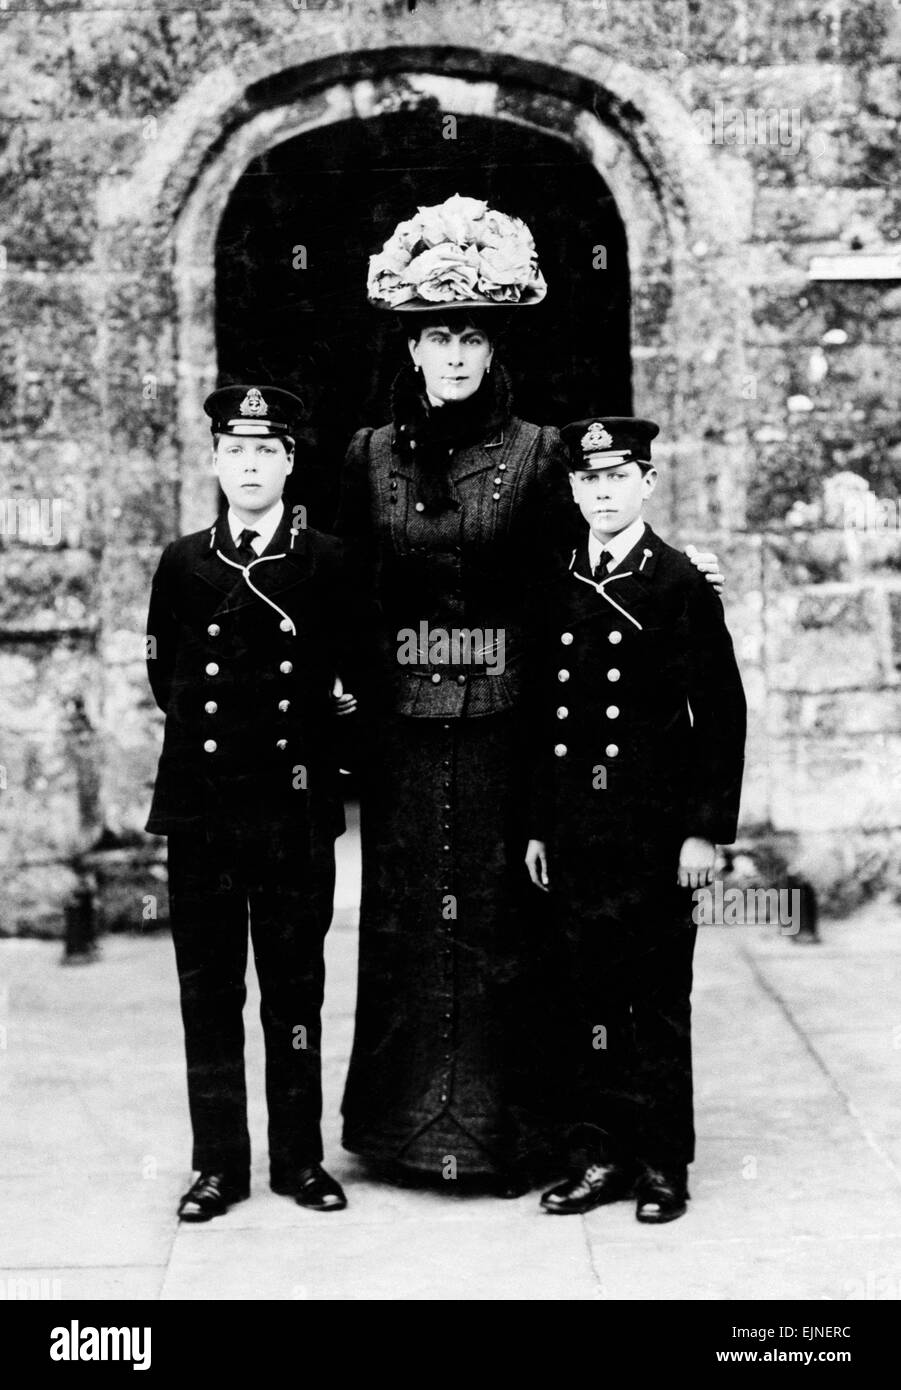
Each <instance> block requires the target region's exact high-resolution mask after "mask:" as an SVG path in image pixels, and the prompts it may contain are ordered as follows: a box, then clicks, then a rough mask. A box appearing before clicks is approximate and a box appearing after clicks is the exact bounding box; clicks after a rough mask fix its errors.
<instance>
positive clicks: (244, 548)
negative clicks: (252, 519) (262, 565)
mask: <svg viewBox="0 0 901 1390" xmlns="http://www.w3.org/2000/svg"><path fill="white" fill-rule="evenodd" d="M259 534H260V533H259V531H249V530H248V529H247V527H245V528H244V530H243V531H242V532H241V534H240V536H239V537H238V559H239V560H240V561H241V564H242V565H249V564H250V562H251V560H257V559H259V556H258V555H257V553H256V551H255V550H254V548H253V546H252V545H251V544H250V542H251V541H255V540H256V539H257V537H258V536H259Z"/></svg>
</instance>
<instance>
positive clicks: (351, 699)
mask: <svg viewBox="0 0 901 1390" xmlns="http://www.w3.org/2000/svg"><path fill="white" fill-rule="evenodd" d="M332 704H333V706H334V709H335V714H336V715H337V716H338V718H339V719H340V717H341V715H342V714H353V712H354V710H355V709H356V707H357V697H356V695H345V693H344V685H343V683H342V681H341V677H340V676H336V677H335V684H334V685H333V686H332Z"/></svg>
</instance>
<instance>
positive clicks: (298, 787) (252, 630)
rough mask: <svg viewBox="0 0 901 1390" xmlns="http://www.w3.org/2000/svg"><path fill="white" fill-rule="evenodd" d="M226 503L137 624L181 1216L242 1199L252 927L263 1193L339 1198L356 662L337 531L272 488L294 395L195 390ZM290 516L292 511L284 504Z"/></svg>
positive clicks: (175, 554) (169, 563)
mask: <svg viewBox="0 0 901 1390" xmlns="http://www.w3.org/2000/svg"><path fill="white" fill-rule="evenodd" d="M204 410H205V411H206V413H207V415H209V417H210V419H211V427H212V433H213V441H214V442H213V471H214V472H215V474H216V476H217V478H218V479H219V483H220V486H221V488H222V491H223V492H224V494H225V496H226V498H227V500H228V504H229V505H228V510H227V511H226V512H223V513H222V515H220V517H219V519H218V521H217V522H216V523H215V524H214V525H212V526H210V527H208V528H207V529H205V530H203V531H197V532H195V533H194V534H193V535H189V536H183V537H182V538H181V539H180V540H176V541H174V542H173V543H172V544H171V545H169V546H167V547H166V549H165V551H164V552H163V555H162V558H161V560H160V563H159V567H158V569H157V571H156V575H155V577H154V580H153V587H152V591H151V597H150V611H149V616H148V622H147V638H148V642H147V645H148V662H147V669H148V674H149V678H150V684H151V687H152V689H153V694H154V697H155V699H156V702H157V704H158V705H159V706H160V708H161V709H162V710H163V711H164V712H165V715H166V724H165V734H164V742H163V749H162V754H161V757H160V761H159V770H158V774H157V779H156V785H155V789H154V795H153V805H152V809H151V812H150V818H149V820H148V823H147V829H148V830H149V831H152V832H153V833H155V834H157V835H166V836H168V865H169V897H170V911H171V921H172V937H173V942H174V947H175V957H176V964H177V967H178V977H179V985H180V992H181V1010H182V1018H183V1022H184V1033H185V1050H186V1055H187V1072H188V1099H189V1108H190V1115H191V1125H192V1130H193V1138H194V1150H193V1167H194V1168H195V1170H196V1171H197V1174H198V1176H197V1179H196V1181H195V1182H194V1183H193V1184H192V1185H191V1187H190V1189H189V1190H188V1191H187V1192H186V1193H185V1195H184V1196H183V1198H182V1199H181V1203H180V1205H179V1212H178V1214H179V1216H180V1218H181V1220H182V1221H208V1220H209V1219H210V1218H211V1217H214V1216H219V1215H221V1214H222V1213H223V1212H225V1211H226V1210H227V1209H228V1207H229V1206H230V1205H231V1204H232V1203H233V1202H238V1201H241V1200H242V1199H244V1198H246V1197H247V1196H249V1191H250V1140H249V1136H248V1130H247V1099H246V1090H245V1079H244V1027H243V1016H242V1011H243V1005H244V1000H245V984H244V980H245V973H246V967H247V938H248V926H249V931H250V937H251V941H252V943H253V954H254V961H255V964H256V970H257V976H258V979H259V984H260V993H261V1000H262V1002H261V1011H260V1012H261V1021H262V1026H263V1036H264V1040H265V1050H266V1099H267V1103H268V1114H269V1172H270V1185H271V1187H272V1188H273V1190H274V1191H276V1192H279V1193H283V1194H285V1195H291V1196H293V1197H294V1198H295V1199H296V1201H297V1202H298V1203H300V1204H301V1205H303V1206H306V1207H311V1208H313V1209H315V1210H317V1211H334V1210H338V1209H340V1208H342V1207H344V1206H346V1201H345V1197H344V1193H343V1192H342V1190H341V1187H340V1186H339V1184H338V1183H337V1182H336V1181H335V1180H334V1179H333V1178H331V1177H330V1176H329V1175H328V1174H327V1173H326V1172H325V1170H324V1169H323V1168H322V1166H321V1159H322V1140H321V1137H320V1130H319V1121H320V1113H321V1107H322V1093H321V1085H320V1036H321V1034H320V1007H321V1003H322V992H323V983H324V969H323V958H322V951H323V939H324V937H325V933H326V931H327V930H328V926H329V923H330V921H331V915H332V903H333V890H334V880H335V857H334V842H335V837H336V836H337V835H339V834H340V833H341V832H342V831H343V829H344V812H343V804H342V799H341V794H340V789H339V761H340V759H339V754H338V746H337V741H336V716H337V715H338V714H339V713H343V712H350V711H351V709H352V705H353V697H349V696H348V697H343V696H342V697H341V698H340V700H338V701H337V707H336V698H335V697H333V689H334V690H336V691H340V685H336V678H337V677H338V673H339V672H340V673H341V675H342V676H344V677H345V678H346V677H347V675H348V674H349V672H350V671H351V670H352V661H353V653H354V649H355V642H354V628H355V621H356V620H355V619H354V617H353V616H352V613H353V605H352V600H351V597H350V593H349V589H348V585H347V582H346V579H345V570H344V561H343V557H342V547H341V543H340V542H339V541H338V540H336V539H335V538H334V537H332V536H327V535H324V534H322V533H321V532H318V531H315V530H312V529H302V528H301V526H300V525H299V524H298V523H297V521H296V520H295V519H294V517H292V515H289V513H288V511H287V509H286V507H285V505H284V502H283V500H282V491H283V488H284V486H285V481H286V479H287V477H288V475H289V473H290V472H291V470H292V467H293V457H294V433H293V432H294V428H295V423H296V421H298V420H299V418H300V417H301V414H302V405H301V402H300V401H299V400H298V399H297V397H296V396H292V395H291V394H290V393H289V392H287V391H280V390H277V389H275V388H270V387H266V386H264V387H257V386H228V387H224V388H223V389H221V390H218V391H214V392H213V394H212V395H211V396H209V397H208V399H207V400H206V401H205V403H204ZM295 510H297V509H295Z"/></svg>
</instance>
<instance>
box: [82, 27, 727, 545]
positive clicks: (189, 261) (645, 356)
mask: <svg viewBox="0 0 901 1390" xmlns="http://www.w3.org/2000/svg"><path fill="white" fill-rule="evenodd" d="M284 61H285V60H284V56H283V55H282V54H281V53H279V54H276V53H272V54H270V55H260V64H259V65H260V67H261V68H262V70H263V73H264V75H263V76H262V77H261V78H260V79H259V80H257V81H255V82H252V83H248V84H247V85H240V84H238V83H237V82H236V79H235V77H234V75H233V74H231V73H230V74H229V75H228V81H226V82H224V83H223V84H222V85H221V91H220V94H219V102H218V110H213V109H211V105H210V104H208V103H207V102H205V101H202V100H201V96H200V93H195V94H191V95H189V96H188V97H186V98H184V99H183V102H182V103H180V107H181V109H180V110H177V112H176V113H173V115H172V117H170V123H171V131H170V133H171V135H172V137H173V138H172V139H169V140H167V141H166V142H165V153H164V151H163V149H162V142H158V145H159V146H160V147H159V148H153V149H151V150H150V151H149V152H148V155H147V158H146V159H145V161H143V164H142V166H140V167H139V168H138V169H136V171H135V173H134V175H133V176H132V178H131V179H130V180H129V181H128V183H127V184H126V185H122V186H120V187H118V188H116V189H110V190H109V191H108V194H107V197H106V199H105V200H104V206H103V208H102V213H103V222H104V241H105V245H104V248H103V254H104V257H105V259H106V260H107V263H114V264H118V263H120V262H122V261H123V259H124V261H125V262H126V263H127V264H128V265H129V266H130V267H135V268H137V267H138V266H139V265H140V263H141V260H142V258H143V260H144V268H145V273H146V275H147V276H148V278H149V280H150V281H151V282H152V283H154V284H155V285H156V287H157V293H158V295H159V299H160V301H161V302H165V303H166V304H167V305H168V306H170V307H171V319H170V322H169V323H168V325H167V328H166V330H165V333H164V338H165V346H164V347H163V353H164V355H165V356H167V358H168V362H169V364H171V365H169V367H168V370H167V374H165V373H164V377H163V378H161V382H160V393H159V396H160V400H161V402H162V407H161V408H162V409H168V412H169V418H168V424H166V423H164V422H161V423H160V427H159V437H160V442H159V448H160V451H161V452H160V457H161V458H165V459H166V460H168V461H169V462H168V465H167V466H168V467H169V468H170V469H171V479H172V483H173V495H174V497H175V503H176V509H177V518H173V521H174V523H175V526H177V527H178V529H181V530H184V529H190V528H192V527H195V526H199V525H201V524H203V522H204V521H205V520H206V518H207V516H208V514H209V509H210V502H211V488H210V483H209V480H208V478H207V477H206V476H205V474H204V473H203V472H202V471H201V470H200V469H198V468H197V467H196V466H191V464H190V463H189V462H188V461H194V460H197V459H198V458H202V457H204V456H205V453H206V449H207V435H206V431H205V429H204V426H203V423H202V421H201V419H200V418H199V416H200V413H199V411H198V409H197V400H198V397H199V396H200V395H201V394H202V393H203V392H204V391H205V390H207V389H211V387H212V385H213V384H214V382H215V378H216V349H215V336H214V313H213V308H214V306H213V296H214V249H215V238H216V233H217V229H218V227H219V223H220V219H221V217H222V213H223V210H224V208H225V205H226V202H227V200H228V198H229V196H230V194H231V192H232V190H233V188H234V187H235V184H236V183H237V181H238V179H239V178H240V177H241V175H242V173H243V171H244V170H245V169H246V168H247V166H248V165H249V164H250V163H251V161H252V160H254V159H255V158H257V157H258V156H259V155H261V154H262V153H263V152H264V151H265V150H267V149H269V148H271V147H272V146H273V145H275V144H279V143H281V142H283V141H286V140H290V139H292V138H294V137H296V136H298V135H302V134H304V133H305V132H308V131H312V130H315V129H318V128H320V127H322V126H326V125H328V124H331V123H335V122H338V121H347V120H354V119H356V120H366V119H368V118H370V117H372V116H378V115H382V114H385V113H388V112H391V111H397V110H423V111H433V112H434V113H435V114H436V115H442V114H451V115H469V114H472V115H480V116H487V117H490V118H492V119H494V120H498V121H508V122H512V123H515V124H519V125H520V126H522V127H525V128H532V129H534V130H537V131H541V132H543V133H549V134H551V135H554V136H556V137H557V138H559V139H563V140H568V141H571V142H573V143H574V144H576V145H578V146H579V147H580V148H581V149H583V150H584V151H586V152H587V153H588V155H589V157H590V159H591V160H592V162H593V163H594V165H595V167H596V168H597V169H598V170H599V172H600V173H601V175H602V177H603V179H604V181H605V182H606V184H607V186H608V187H609V188H610V190H611V192H612V194H613V197H614V199H615V201H616V204H617V207H618V209H619V211H620V215H621V217H622V219H623V222H624V223H625V226H626V230H627V235H628V244H629V262H630V270H631V274H632V280H633V286H634V297H633V309H632V355H633V375H634V393H635V408H636V409H637V410H639V411H641V412H643V413H646V414H650V415H653V416H655V417H656V418H658V419H660V420H661V421H664V422H665V423H666V436H667V438H668V440H669V441H670V442H669V443H668V444H667V445H665V446H664V447H663V449H662V450H661V455H662V457H664V458H665V457H666V456H667V455H669V457H671V458H672V459H673V462H674V464H676V466H675V467H673V468H672V469H670V470H668V471H667V479H668V481H667V485H666V486H665V488H664V489H663V501H662V506H663V509H664V510H665V512H666V514H667V517H668V520H669V522H670V524H671V525H677V526H695V527H698V526H704V525H707V526H710V525H711V524H716V523H718V522H722V521H723V520H724V519H725V518H724V517H723V514H722V508H718V507H717V505H716V503H717V494H716V490H714V494H713V502H714V507H713V513H711V508H710V506H709V502H710V497H711V493H710V489H709V488H707V489H705V491H704V503H705V505H704V506H701V505H700V502H699V498H700V493H699V490H698V489H696V488H695V487H693V485H692V484H693V478H694V470H695V468H697V469H698V470H699V472H698V476H701V474H700V470H701V468H703V470H704V471H703V476H706V477H709V476H710V475H711V474H712V473H715V472H719V473H720V475H721V476H722V475H723V474H724V473H725V472H729V473H731V475H732V479H731V482H732V486H731V488H730V489H729V492H730V496H731V499H732V502H731V510H732V511H733V512H734V511H735V508H736V507H737V506H738V502H737V501H736V497H735V494H736V492H738V493H740V488H737V487H736V486H735V485H736V484H737V483H738V481H739V478H738V476H737V475H739V474H740V469H737V468H735V467H733V468H731V469H717V459H716V458H715V457H714V455H715V454H716V453H717V451H719V453H720V454H721V455H722V456H723V461H724V462H731V463H732V464H733V465H734V464H739V463H740V462H741V459H742V444H743V430H742V407H741V401H740V398H739V397H738V393H735V395H734V396H728V397H726V398H724V397H723V394H722V386H721V383H722V377H723V370H724V358H725V357H727V356H728V359H729V372H730V375H731V376H732V377H733V379H738V374H739V373H740V371H741V354H742V336H743V334H742V329H743V320H744V309H743V304H742V301H741V294H740V290H739V289H738V284H739V277H738V275H737V270H736V263H737V257H738V252H739V249H740V243H741V241H742V240H743V237H742V236H741V235H739V232H740V230H741V229H740V228H739V227H737V226H736V218H737V217H738V216H739V213H737V212H736V211H735V208H736V201H735V199H734V197H733V196H732V194H731V190H727V189H725V188H722V187H721V186H720V183H719V180H718V179H717V176H716V175H715V173H714V171H713V169H712V166H711V165H710V162H709V151H707V150H705V148H704V146H703V145H702V143H701V141H700V137H699V136H698V134H697V131H696V130H695V127H694V125H693V123H692V121H691V118H690V116H689V114H688V112H687V111H686V110H685V108H684V107H683V106H681V104H680V103H678V102H677V101H676V100H675V99H674V98H673V97H672V95H671V94H670V93H669V92H668V91H667V89H666V88H665V87H664V86H663V84H661V83H660V82H659V81H657V80H656V79H654V78H650V77H648V76H647V75H646V74H642V73H640V72H638V71H637V70H636V69H633V68H631V67H629V66H628V65H627V64H624V63H621V62H618V63H616V64H615V65H614V66H611V64H610V62H609V60H608V59H605V58H604V55H602V54H600V53H599V52H598V51H596V50H590V49H587V48H586V49H580V50H579V65H580V66H581V67H582V69H583V71H582V72H575V71H567V70H565V69H562V68H552V67H550V66H548V65H545V64H541V63H536V62H534V61H527V60H523V59H520V58H516V57H512V56H507V55H498V54H491V53H486V52H482V51H477V50H462V49H429V48H422V49H384V50H375V51H369V52H365V51H361V52H359V53H357V54H350V55H341V57H335V58H334V59H330V60H329V59H326V60H321V59H320V60H318V61H317V62H315V63H310V64H307V65H303V64H298V65H294V66H291V67H285V66H284ZM592 69H594V72H595V76H592V75H591V74H592ZM210 90H211V91H212V90H213V88H212V86H211V87H210ZM136 229H139V230H136ZM141 333H142V326H141V325H140V323H138V322H133V323H131V324H129V323H128V322H121V323H118V324H117V325H116V328H115V330H114V331H113V330H111V331H110V333H109V335H108V337H107V343H106V348H107V366H108V371H109V375H110V378H111V379H113V378H114V376H115V367H114V365H113V364H116V363H118V362H119V361H121V360H122V359H123V357H125V358H134V355H135V352H134V345H135V342H138V341H140V339H141ZM117 335H121V336H123V337H124V338H125V340H126V341H123V342H119V343H117V342H116V337H117ZM700 343H703V344H704V348H703V350H702V352H701V353H700V355H699V351H698V348H699V344H700ZM114 433H115V412H114V411H111V438H110V451H111V454H113V453H115V451H116V443H115V439H114V437H113V436H114ZM702 453H703V456H704V458H703V464H702V463H701V462H700V460H701V456H702ZM175 526H174V528H173V529H175Z"/></svg>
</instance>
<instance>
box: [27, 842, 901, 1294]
mask: <svg viewBox="0 0 901 1390" xmlns="http://www.w3.org/2000/svg"><path fill="white" fill-rule="evenodd" d="M354 853H355V845H354V840H353V838H352V837H349V836H348V837H345V842H342V865H341V874H340V890H339V912H338V917H337V921H336V926H335V928H334V929H333V931H332V932H331V934H330V937H329V942H328V959H327V964H328V985H327V997H328V1004H327V1010H326V1020H325V1030H326V1031H325V1046H326V1053H327V1059H328V1060H327V1068H326V1076H325V1104H326V1147H327V1162H328V1165H329V1167H330V1168H331V1169H332V1171H334V1173H335V1174H336V1175H337V1176H338V1177H339V1178H341V1179H342V1180H343V1181H345V1182H346V1183H347V1185H348V1188H349V1194H350V1199H351V1206H350V1208H349V1209H348V1210H347V1211H346V1212H344V1213H341V1214H335V1215H318V1214H315V1213H310V1212H304V1211H301V1210H300V1209H299V1208H297V1207H296V1206H295V1205H294V1203H292V1202H291V1201H289V1200H287V1199H285V1198H279V1197H276V1196H274V1195H273V1194H272V1193H270V1192H269V1190H268V1187H267V1186H266V1162H265V1158H266V1156H265V1144H264V1140H265V1114H264V1111H263V1108H262V1104H261V1099H262V1048H261V1041H260V1037H259V1029H258V1027H256V1026H255V1019H254V1014H255V1006H256V988H255V982H254V983H253V984H252V986H251V997H250V1000H249V1004H248V1021H249V1025H250V1027H249V1031H250V1040H249V1049H248V1050H249V1059H248V1073H249V1076H248V1079H249V1086H250V1090H251V1096H252V1112H251V1127H252V1134H253V1137H254V1142H255V1152H256V1163H255V1190H254V1193H253V1196H252V1198H251V1200H250V1201H249V1202H246V1203H243V1204H242V1205H240V1206H238V1207H236V1208H234V1209H233V1210H232V1211H231V1212H229V1214H228V1215H227V1216H225V1217H224V1218H221V1219H220V1220H217V1221H215V1222H213V1223H211V1224H210V1225H207V1226H200V1227H182V1228H180V1227H179V1226H178V1223H177V1222H176V1220H175V1217H174V1210H175V1204H176V1200H177V1198H178V1196H179V1194H180V1192H181V1191H182V1189H183V1187H184V1185H185V1179H186V1176H187V1170H186V1168H185V1160H186V1156H187V1155H188V1153H189V1137H188V1120H187V1104H186V1100H185V1094H184V1079H183V1069H182V1055H181V1037H180V1022H179V1017H178V1006H177V996H176V979H175V970H174V966H173V962H172V953H171V943H170V941H169V939H168V937H166V936H163V935H159V936H149V935H148V936H145V937H143V938H141V937H129V938H126V937H117V938H111V939H108V940H107V941H106V942H105V943H104V950H103V956H102V959H101V960H99V961H98V962H97V963H96V964H94V965H92V966H87V967H82V968H79V969H60V968H58V960H59V956H60V948H59V946H58V945H57V944H53V943H47V942H37V941H15V940H14V941H4V942H0V972H2V975H0V979H2V981H3V982H4V983H5V985H6V987H7V989H6V992H5V994H4V993H3V992H2V990H0V1002H2V1001H3V1000H4V999H5V1011H6V1017H5V1019H4V1018H0V1023H3V1024H5V1026H6V1029H7V1034H6V1047H5V1050H3V1051H0V1066H2V1081H0V1097H2V1105H0V1152H2V1155H3V1158H2V1169H3V1175H4V1176H3V1179H2V1206H3V1208H4V1211H3V1215H2V1218H0V1229H2V1232H3V1235H2V1246H0V1291H6V1292H7V1296H14V1295H15V1296H23V1294H25V1293H27V1292H29V1291H31V1292H32V1295H33V1296H37V1295H38V1294H39V1293H40V1292H41V1291H42V1290H43V1292H44V1294H45V1296H46V1294H47V1292H48V1291H49V1292H50V1293H51V1295H54V1296H58V1297H62V1298H65V1299H69V1298H88V1299H103V1298H111V1297H116V1298H123V1297H124V1298H150V1299H157V1298H161V1299H226V1298H240V1299H311V1300H314V1299H432V1298H451V1299H536V1300H544V1299H578V1300H582V1299H605V1298H626V1299H649V1298H654V1299H672V1298H685V1297H688V1298H693V1299H714V1298H725V1299H732V1298H779V1299H783V1298H784V1299H799V1298H817V1299H838V1300H841V1299H847V1298H898V1297H899V1296H901V1087H899V1084H898V1081H899V1071H901V997H899V990H898V982H899V975H901V969H899V967H901V930H899V926H901V923H899V913H898V909H897V908H896V907H892V906H890V905H888V904H873V905H871V906H870V907H869V908H868V909H867V910H866V911H864V912H862V913H859V914H858V915H857V916H856V917H855V918H854V919H851V920H848V921H845V922H841V923H827V924H826V925H825V927H824V938H825V941H824V944H823V945H821V946H818V947H817V946H813V947H804V946H799V945H796V944H795V943H794V942H793V941H792V940H791V939H788V938H780V937H779V936H776V935H774V934H773V932H772V930H770V929H763V928H757V927H755V928H733V929H732V930H730V929H728V928H709V929H707V930H703V931H701V932H700V939H699V948H698V955H697V972H696V975H697V984H696V991H695V1001H696V1007H695V1019H696V1047H695V1054H696V1078H697V1111H698V1130H699V1159H698V1162H697V1163H696V1164H695V1167H694V1169H693V1182H692V1191H693V1201H692V1203H691V1206H690V1208H689V1214H688V1216H687V1217H686V1218H685V1219H684V1220H682V1221H679V1222H676V1223H674V1224H673V1225H670V1226H665V1227H662V1228H659V1229H655V1228H653V1227H643V1226H639V1225H638V1224H637V1223H636V1222H635V1220H634V1216H633V1210H632V1206H631V1204H628V1203H626V1204H619V1205H617V1206H615V1207H612V1208H607V1209H604V1210H600V1211H595V1212H592V1213H591V1214H590V1215H588V1216H587V1217H584V1218H571V1219H569V1220H566V1219H553V1218H548V1217H546V1216H543V1215H541V1214H540V1213H539V1211H538V1210H537V1205H536V1204H537V1195H538V1194H537V1193H535V1194H532V1195H530V1196H527V1197H523V1198H521V1199H520V1200H518V1201H514V1202H505V1201H500V1200H495V1199H491V1198H481V1197H478V1198H476V1197H455V1196H453V1195H450V1194H448V1195H445V1194H444V1193H443V1192H440V1193H439V1192H428V1191H425V1192H423V1191H409V1190H397V1189H394V1188H391V1187H388V1186H383V1185H379V1184H377V1183H374V1182H372V1181H371V1180H367V1179H366V1178H365V1176H364V1175H363V1173H362V1171H361V1169H360V1168H359V1166H358V1164H357V1162H356V1161H355V1160H354V1159H353V1158H352V1157H351V1156H349V1155H347V1154H344V1153H343V1152H342V1150H341V1148H340V1146H339V1140H338V1107H339V1103H340V1095H341V1083H342V1079H343V1073H344V1069H345V1063H346V1058H347V1054H348V1050H349V1046H350V1040H351V1028H352V1008H353V995H354V970H355V959H354V957H355V942H356V934H355V930H354V922H355V914H354V906H353V905H354V903H355V899H356V891H357V865H356V861H355V857H354ZM2 1037H3V1035H2V1033H0V1039H2ZM8 1280H13V1281H17V1282H15V1283H14V1284H13V1285H9V1284H8V1283H7V1281H8ZM22 1280H25V1281H27V1282H26V1284H21V1283H19V1282H18V1281H22ZM42 1280H47V1281H48V1283H46V1284H42V1282H41V1281H42Z"/></svg>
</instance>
